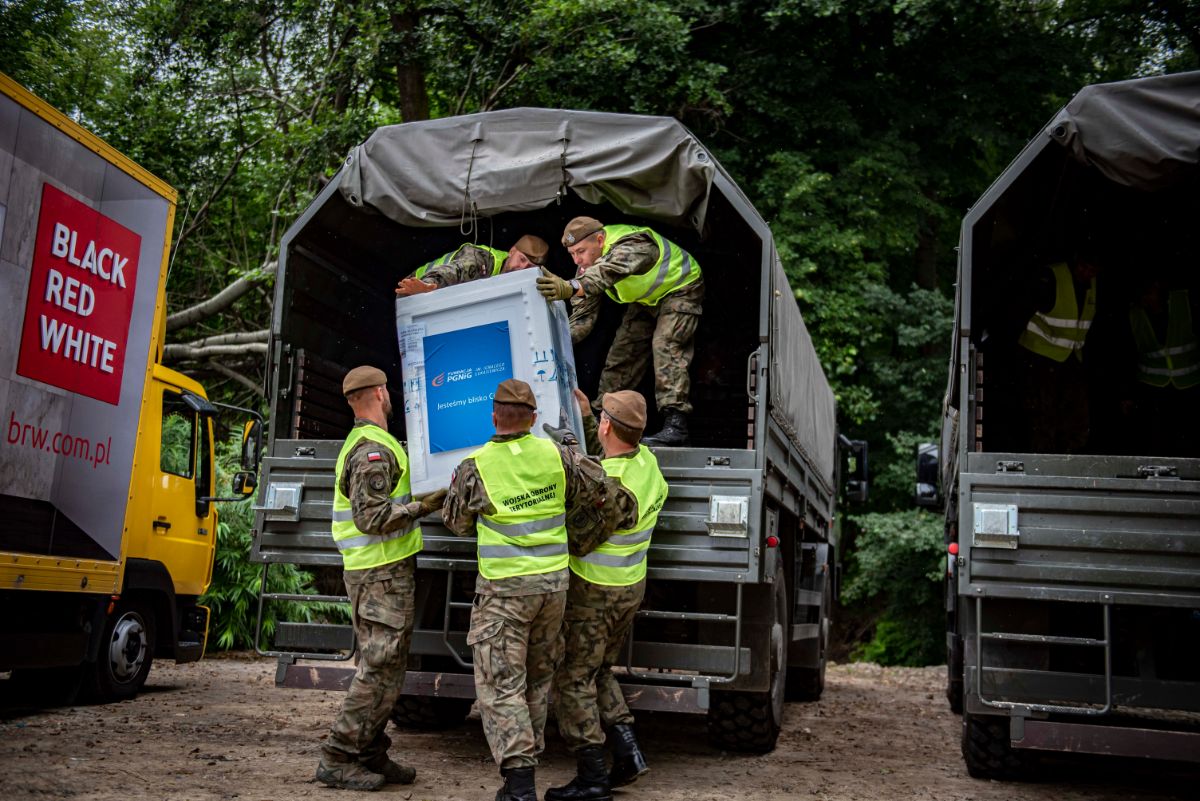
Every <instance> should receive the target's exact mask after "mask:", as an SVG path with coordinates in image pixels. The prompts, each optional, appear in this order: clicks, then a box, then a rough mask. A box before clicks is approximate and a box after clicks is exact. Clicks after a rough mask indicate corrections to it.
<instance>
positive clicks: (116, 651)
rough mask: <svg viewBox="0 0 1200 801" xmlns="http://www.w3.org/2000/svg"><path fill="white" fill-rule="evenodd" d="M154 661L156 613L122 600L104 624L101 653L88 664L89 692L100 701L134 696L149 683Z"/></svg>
mask: <svg viewBox="0 0 1200 801" xmlns="http://www.w3.org/2000/svg"><path fill="white" fill-rule="evenodd" d="M153 661H154V613H153V612H151V611H150V609H149V608H147V607H144V606H141V605H140V604H136V603H131V602H129V601H119V602H118V603H117V608H116V609H115V610H113V613H112V614H111V615H109V616H108V620H107V621H106V622H105V624H104V635H103V638H102V639H101V641H100V654H99V656H97V658H96V662H95V663H94V664H90V665H88V666H87V673H88V676H87V681H86V682H85V683H86V686H87V690H88V695H89V696H90V697H91V698H93V699H94V700H97V701H100V702H105V701H124V700H127V699H129V698H133V697H134V696H135V695H137V694H138V691H139V690H140V689H142V685H144V684H145V683H146V677H147V676H148V675H150V665H151V663H152V662H153Z"/></svg>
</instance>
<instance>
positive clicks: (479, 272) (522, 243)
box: [396, 234, 550, 298]
mask: <svg viewBox="0 0 1200 801" xmlns="http://www.w3.org/2000/svg"><path fill="white" fill-rule="evenodd" d="M549 252H550V246H549V245H547V244H546V240H544V239H542V238H541V237H537V236H533V235H532V234H526V235H525V236H523V237H521V238H520V239H518V240H517V241H516V243H515V244H514V245H513V246H512V247H511V248H509V249H508V250H500V249H498V248H492V247H488V246H487V245H472V244H469V243H468V244H465V245H463V246H462V247H460V248H459V249H458V250H452V251H450V252H449V253H447V254H445V255H443V256H439V257H438V258H436V259H434V260H433V261H431V262H428V263H427V264H423V265H421V266H420V267H418V268H417V270H416V272H414V273H413V274H412V275H410V276H407V277H406V278H402V279H400V283H399V284H397V286H396V296H397V297H401V298H403V297H407V296H409V295H420V294H423V293H425V292H432V291H433V290H435V289H441V288H442V287H447V286H455V285H457V284H465V283H467V282H468V281H478V280H479V279H481V278H491V277H492V276H494V275H500V274H501V273H512V272H516V271H517V270H524V269H527V268H529V267H540V266H541V265H543V264H545V263H546V254H547V253H549Z"/></svg>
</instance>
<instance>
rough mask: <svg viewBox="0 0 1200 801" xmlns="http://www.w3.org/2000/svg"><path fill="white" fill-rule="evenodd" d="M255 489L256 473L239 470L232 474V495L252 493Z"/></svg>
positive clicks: (256, 482)
mask: <svg viewBox="0 0 1200 801" xmlns="http://www.w3.org/2000/svg"><path fill="white" fill-rule="evenodd" d="M256 489H258V473H255V472H251V471H250V470H239V471H238V472H236V473H234V474H233V494H234V495H253V494H254V490H256Z"/></svg>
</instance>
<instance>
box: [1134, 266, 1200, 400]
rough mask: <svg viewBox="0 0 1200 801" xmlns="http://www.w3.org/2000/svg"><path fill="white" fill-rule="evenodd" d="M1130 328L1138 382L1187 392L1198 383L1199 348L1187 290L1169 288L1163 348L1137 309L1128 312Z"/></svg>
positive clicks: (1139, 309)
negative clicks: (1135, 346)
mask: <svg viewBox="0 0 1200 801" xmlns="http://www.w3.org/2000/svg"><path fill="white" fill-rule="evenodd" d="M1129 325H1130V327H1131V328H1132V329H1133V339H1134V342H1135V343H1136V344H1137V349H1138V380H1140V381H1142V382H1143V383H1145V384H1149V385H1150V386H1152V387H1165V386H1168V385H1172V384H1173V385H1174V386H1175V387H1176V388H1177V389H1188V388H1190V387H1194V386H1196V385H1197V384H1200V348H1197V346H1196V332H1195V331H1194V330H1193V329H1192V309H1191V303H1190V301H1189V297H1188V291H1187V290H1186V289H1172V290H1171V293H1170V296H1169V299H1168V301H1167V343H1166V345H1162V344H1160V343H1159V341H1158V335H1157V334H1155V333H1154V326H1152V325H1151V324H1150V318H1149V317H1148V316H1147V315H1146V312H1145V310H1144V309H1142V307H1140V306H1134V307H1133V308H1132V309H1130V310H1129Z"/></svg>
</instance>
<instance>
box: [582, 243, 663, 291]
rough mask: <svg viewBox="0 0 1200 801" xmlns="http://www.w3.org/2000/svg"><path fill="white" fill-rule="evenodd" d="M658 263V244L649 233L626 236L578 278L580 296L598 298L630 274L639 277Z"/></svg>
mask: <svg viewBox="0 0 1200 801" xmlns="http://www.w3.org/2000/svg"><path fill="white" fill-rule="evenodd" d="M657 262H658V245H656V244H654V240H653V239H651V238H650V235H649V234H635V235H633V236H627V237H625V238H624V239H622V240H621V241H620V242H618V243H617V244H615V245H613V247H612V250H610V251H608V253H606V254H604V255H603V256H601V257H600V258H599V259H598V260H597V261H596V263H595V264H593V265H592V266H591V267H589V268H588V269H587V270H585V271H584V273H583V275H580V276H579V277H578V279H577V280H578V281H579V285H580V286H581V287H582V288H583V294H584V295H585V296H587V297H591V296H593V295H599V294H601V293H602V292H604V291H605V290H607V289H612V287H613V285H614V284H616V283H617V282H618V281H620V280H621V279H622V278H626V277H628V276H631V275H641V274H642V273H644V272H646V271H647V270H649V269H650V268H651V267H653V266H654V265H655V264H656V263H657Z"/></svg>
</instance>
